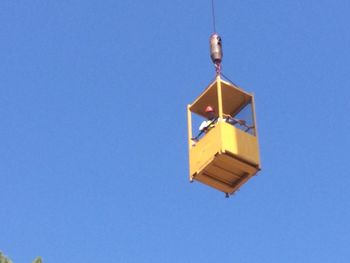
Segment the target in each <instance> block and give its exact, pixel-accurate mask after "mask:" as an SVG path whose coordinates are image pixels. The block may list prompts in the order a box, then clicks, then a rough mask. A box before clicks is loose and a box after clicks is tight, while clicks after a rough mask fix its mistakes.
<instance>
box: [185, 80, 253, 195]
mask: <svg viewBox="0 0 350 263" xmlns="http://www.w3.org/2000/svg"><path fill="white" fill-rule="evenodd" d="M215 96H216V98H215ZM248 103H251V104H252V115H253V116H252V117H253V118H252V119H253V122H254V126H255V136H254V135H252V134H249V133H247V132H244V131H242V130H240V129H238V128H236V127H234V126H233V125H231V124H229V123H227V122H225V121H223V119H224V118H223V116H224V114H231V113H232V112H235V113H238V112H239V111H240V110H241V109H243V108H244V107H245V106H246V105H247V104H248ZM207 105H214V107H215V108H216V109H217V117H219V121H218V122H217V123H216V125H215V127H214V128H212V129H210V131H209V132H207V133H206V134H205V136H204V137H203V138H202V139H200V141H198V142H196V143H195V142H194V141H193V140H192V139H191V138H192V112H193V113H196V114H198V115H201V116H205V113H204V112H203V109H205V106H207ZM187 119H188V148H189V170H190V174H189V176H190V180H191V181H192V180H198V181H200V182H202V183H205V184H207V185H209V186H212V187H214V188H216V189H218V190H220V191H223V192H225V193H229V194H232V193H233V192H235V191H236V190H237V189H238V188H239V187H240V186H241V185H242V184H244V183H245V182H246V181H247V180H248V179H249V178H250V177H251V176H253V175H255V174H256V173H257V172H258V171H259V170H260V156H259V145H258V137H257V129H256V116H255V106H254V98H253V95H251V94H249V93H246V92H244V91H243V90H241V89H239V88H238V87H236V86H233V85H232V84H230V83H227V82H225V81H223V80H221V78H220V76H217V78H216V79H215V81H214V82H213V83H211V84H210V85H209V87H208V88H207V89H206V90H205V91H204V92H203V93H202V94H201V95H200V96H199V97H198V98H197V99H196V100H195V101H194V103H192V104H190V105H188V106H187Z"/></svg>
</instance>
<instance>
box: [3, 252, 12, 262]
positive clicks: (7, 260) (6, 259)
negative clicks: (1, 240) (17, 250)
mask: <svg viewBox="0 0 350 263" xmlns="http://www.w3.org/2000/svg"><path fill="white" fill-rule="evenodd" d="M0 263H12V261H11V260H10V259H9V258H8V257H6V256H5V255H4V254H2V253H1V252H0Z"/></svg>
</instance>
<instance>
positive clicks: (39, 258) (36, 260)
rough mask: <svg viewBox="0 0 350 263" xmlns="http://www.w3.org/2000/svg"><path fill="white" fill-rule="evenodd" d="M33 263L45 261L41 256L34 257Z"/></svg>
mask: <svg viewBox="0 0 350 263" xmlns="http://www.w3.org/2000/svg"><path fill="white" fill-rule="evenodd" d="M0 263H1V262H0ZM33 263H43V261H42V259H41V257H37V258H36V259H34V261H33Z"/></svg>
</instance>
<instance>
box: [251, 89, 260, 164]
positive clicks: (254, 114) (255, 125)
mask: <svg viewBox="0 0 350 263" xmlns="http://www.w3.org/2000/svg"><path fill="white" fill-rule="evenodd" d="M251 103H252V111H253V123H254V135H255V137H256V140H257V142H258V151H259V136H258V124H257V123H256V122H257V121H256V112H255V99H254V94H252V101H251ZM260 169H261V160H260V158H259V170H260Z"/></svg>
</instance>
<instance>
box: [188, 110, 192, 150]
mask: <svg viewBox="0 0 350 263" xmlns="http://www.w3.org/2000/svg"><path fill="white" fill-rule="evenodd" d="M190 107H191V105H187V127H188V150H189V151H190V150H191V147H192V116H191V111H190Z"/></svg>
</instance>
